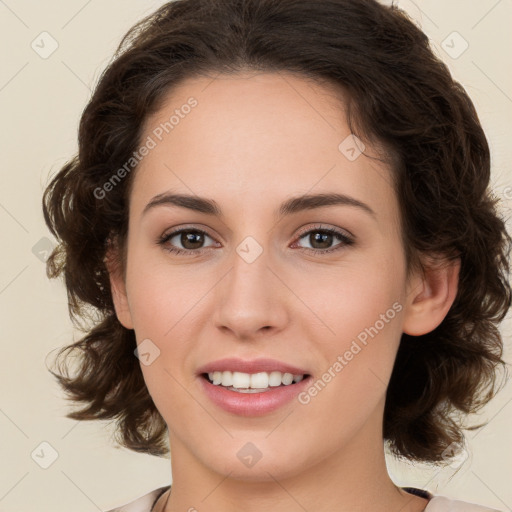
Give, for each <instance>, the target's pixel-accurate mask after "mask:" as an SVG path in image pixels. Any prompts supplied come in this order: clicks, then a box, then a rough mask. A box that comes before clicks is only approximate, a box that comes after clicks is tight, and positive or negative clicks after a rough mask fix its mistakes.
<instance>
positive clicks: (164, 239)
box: [157, 226, 355, 256]
mask: <svg viewBox="0 0 512 512" xmlns="http://www.w3.org/2000/svg"><path fill="white" fill-rule="evenodd" d="M184 232H187V233H200V234H202V235H206V236H208V237H210V238H212V237H211V236H210V235H209V234H208V233H207V232H206V231H203V230H201V229H196V228H182V229H177V230H175V231H172V232H171V233H168V234H164V235H162V236H161V237H160V238H159V239H158V240H157V243H158V245H161V246H162V247H164V249H165V250H166V251H168V252H170V253H173V254H176V255H185V254H186V255H189V256H190V255H195V256H200V255H201V254H202V253H203V252H204V251H206V250H207V248H201V249H177V248H176V247H170V246H166V244H167V242H168V241H169V240H171V239H172V238H173V237H174V236H176V235H178V234H180V233H184ZM311 233H327V234H330V235H335V236H337V237H338V238H339V239H340V240H341V241H342V243H340V244H338V245H336V246H334V247H333V248H331V249H325V250H322V249H310V248H309V247H302V249H303V250H305V251H307V252H312V253H314V254H319V255H322V256H323V255H325V254H329V253H332V252H335V251H339V250H341V249H343V248H344V247H346V246H350V245H353V244H354V242H355V241H354V239H353V238H351V237H349V236H348V235H346V234H345V233H343V232H341V231H338V230H337V229H333V228H324V227H322V226H315V227H314V228H313V229H309V230H308V231H305V232H302V233H300V235H299V237H298V239H297V240H300V239H302V238H304V236H306V235H309V234H311Z"/></svg>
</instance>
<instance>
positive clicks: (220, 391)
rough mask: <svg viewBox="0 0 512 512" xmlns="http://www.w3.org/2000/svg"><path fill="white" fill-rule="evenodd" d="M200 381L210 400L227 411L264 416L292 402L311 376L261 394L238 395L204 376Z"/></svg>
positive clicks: (307, 383)
mask: <svg viewBox="0 0 512 512" xmlns="http://www.w3.org/2000/svg"><path fill="white" fill-rule="evenodd" d="M199 379H200V380H201V385H202V387H203V390H204V392H205V393H206V395H207V396H208V397H209V398H210V400H211V401H212V402H213V403H214V404H216V405H218V406H219V407H221V408H222V409H224V410H225V411H227V412H231V413H233V414H237V415H239V416H262V415H264V414H267V413H270V412H272V411H275V410H277V409H279V408H280V407H283V406H284V405H286V404H287V403H289V402H291V401H292V400H293V399H294V398H295V397H296V396H297V395H298V394H299V393H300V392H301V391H303V390H304V388H305V387H307V386H308V385H309V381H310V379H311V376H308V377H305V378H304V379H302V380H301V381H300V382H297V383H295V384H290V385H288V386H279V387H275V388H270V391H262V392H261V393H238V392H237V391H230V390H229V389H226V388H225V387H223V386H220V385H219V386H216V385H214V384H212V383H211V382H210V381H209V380H208V379H206V378H204V377H203V376H202V375H201V376H200V377H199Z"/></svg>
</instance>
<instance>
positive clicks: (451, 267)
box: [402, 258, 460, 336]
mask: <svg viewBox="0 0 512 512" xmlns="http://www.w3.org/2000/svg"><path fill="white" fill-rule="evenodd" d="M424 267H425V272H424V273H421V272H416V273H415V274H414V275H413V276H412V277H411V278H410V280H409V282H408V290H407V298H406V304H405V312H404V317H403V318H404V321H403V326H402V330H403V332H404V333H406V334H410V335H411V336H421V335H422V334H427V333H429V332H431V331H433V330H434V329H435V328H436V327H437V326H438V325H439V324H440V323H441V322H442V321H443V320H444V318H445V317H446V315H447V313H448V311H449V309H450V308H451V306H452V304H453V301H454V300H455V297H456V295H457V290H458V283H459V271H460V258H458V259H456V260H452V261H449V260H443V261H442V262H439V261H436V262H434V260H429V261H428V262H425V264H424Z"/></svg>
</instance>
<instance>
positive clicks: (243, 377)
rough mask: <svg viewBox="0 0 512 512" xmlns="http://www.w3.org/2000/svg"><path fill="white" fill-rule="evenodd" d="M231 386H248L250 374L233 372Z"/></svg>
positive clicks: (249, 384) (249, 385)
mask: <svg viewBox="0 0 512 512" xmlns="http://www.w3.org/2000/svg"><path fill="white" fill-rule="evenodd" d="M232 386H233V387H234V388H250V387H251V376H250V375H249V374H248V373H242V372H233V384H232Z"/></svg>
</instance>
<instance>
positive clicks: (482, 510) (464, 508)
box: [425, 496, 500, 512]
mask: <svg viewBox="0 0 512 512" xmlns="http://www.w3.org/2000/svg"><path fill="white" fill-rule="evenodd" d="M425 512H500V511H499V510H496V509H494V508H487V507H484V506H482V505H477V504H475V503H468V502H467V501H459V500H452V499H450V498H447V497H446V496H434V497H433V498H432V499H431V500H430V501H429V502H428V505H427V508H426V509H425Z"/></svg>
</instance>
